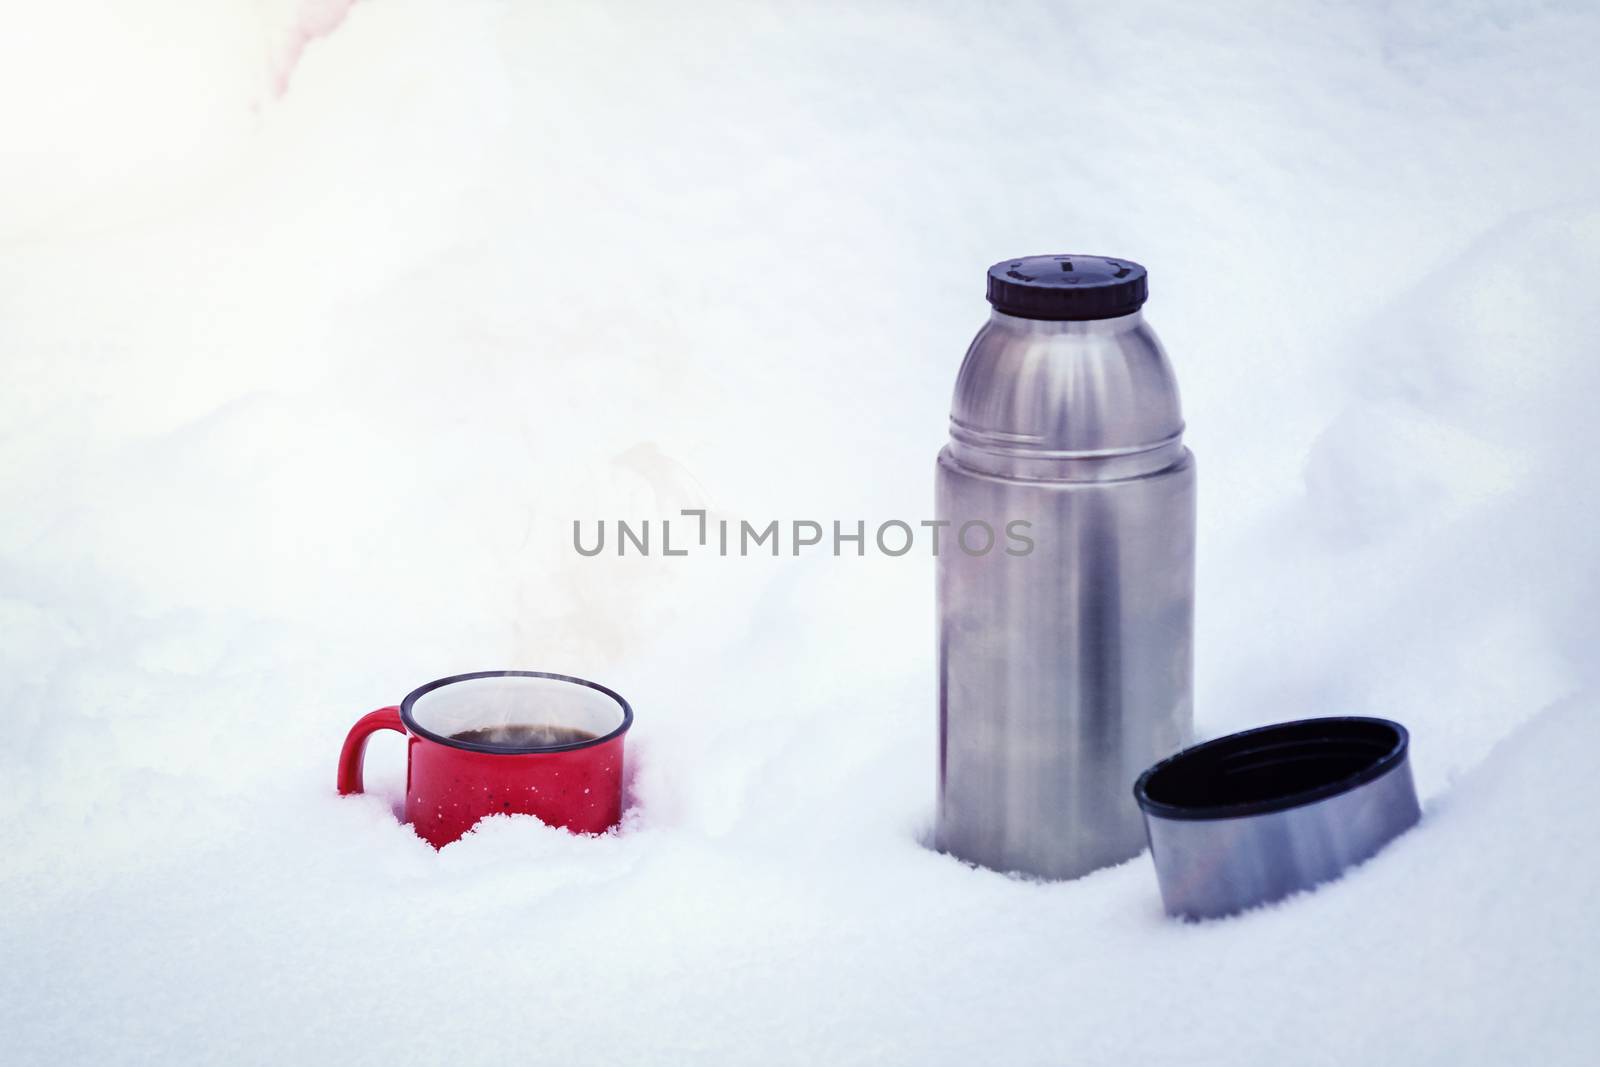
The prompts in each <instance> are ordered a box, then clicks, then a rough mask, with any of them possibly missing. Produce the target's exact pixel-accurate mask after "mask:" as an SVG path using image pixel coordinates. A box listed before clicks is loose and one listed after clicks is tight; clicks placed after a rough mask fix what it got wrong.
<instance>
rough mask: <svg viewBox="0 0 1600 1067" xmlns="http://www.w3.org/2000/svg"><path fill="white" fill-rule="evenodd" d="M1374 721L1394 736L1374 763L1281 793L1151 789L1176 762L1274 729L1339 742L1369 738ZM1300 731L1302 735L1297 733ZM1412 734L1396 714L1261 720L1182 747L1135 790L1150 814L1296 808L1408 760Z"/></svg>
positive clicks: (1233, 815) (1227, 815)
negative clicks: (1198, 796) (1168, 794)
mask: <svg viewBox="0 0 1600 1067" xmlns="http://www.w3.org/2000/svg"><path fill="white" fill-rule="evenodd" d="M1372 727H1379V728H1381V729H1382V730H1384V731H1387V732H1388V734H1389V741H1390V744H1389V746H1388V748H1387V749H1386V750H1385V751H1384V752H1383V753H1382V754H1381V755H1378V756H1376V757H1375V758H1374V759H1373V760H1372V761H1371V762H1370V763H1367V764H1365V765H1364V766H1362V767H1361V769H1360V770H1358V771H1355V772H1353V773H1351V774H1348V775H1345V776H1344V777H1341V778H1339V779H1337V780H1335V781H1331V782H1326V783H1323V784H1321V785H1317V786H1313V787H1310V788H1306V789H1298V790H1292V791H1288V792H1283V793H1279V794H1277V795H1274V796H1270V797H1266V798H1263V799H1261V800H1253V801H1248V802H1245V803H1237V804H1210V805H1201V804H1175V803H1170V802H1167V801H1161V800H1156V799H1154V798H1153V797H1151V796H1150V793H1149V786H1150V782H1151V780H1152V779H1153V778H1155V777H1156V776H1157V775H1158V774H1160V773H1162V772H1163V771H1166V770H1169V769H1171V768H1173V767H1174V766H1175V765H1178V764H1180V763H1191V762H1197V761H1199V760H1202V759H1207V758H1217V757H1220V756H1225V755H1227V754H1228V753H1229V752H1231V751H1235V750H1238V751H1243V750H1246V749H1248V748H1249V746H1251V745H1253V744H1260V743H1261V742H1262V741H1267V740H1271V739H1272V738H1271V735H1273V734H1281V735H1283V738H1284V740H1291V739H1293V740H1298V741H1300V742H1301V743H1303V744H1307V745H1315V744H1317V743H1318V742H1322V743H1325V744H1328V745H1337V744H1339V743H1340V742H1348V741H1349V740H1351V739H1352V737H1354V736H1356V735H1357V734H1358V733H1359V734H1364V735H1365V736H1366V737H1367V738H1370V736H1371V734H1370V731H1371V728H1372ZM1296 735H1300V736H1298V737H1297V736H1296ZM1410 737H1411V735H1410V733H1409V732H1408V731H1407V730H1406V728H1405V727H1404V726H1402V725H1400V724H1399V723H1397V722H1395V721H1394V720H1392V719H1380V718H1376V717H1371V716H1363V715H1341V716H1332V717H1328V718H1314V719H1294V720H1291V721H1289V722H1276V723H1271V724H1269V725H1266V726H1257V727H1255V728H1253V729H1249V730H1241V731H1239V732H1238V733H1232V734H1227V735H1225V736H1223V737H1218V738H1214V739H1213V740H1210V741H1203V742H1201V743H1200V744H1198V745H1192V746H1190V747H1189V748H1186V749H1184V750H1183V751H1181V752H1178V753H1176V754H1174V755H1171V756H1168V757H1167V758H1166V759H1164V760H1161V761H1160V762H1159V763H1156V764H1154V765H1153V766H1151V767H1150V768H1148V769H1147V770H1146V771H1145V772H1144V773H1143V774H1141V775H1139V780H1138V781H1136V782H1135V783H1134V784H1133V796H1134V799H1135V800H1136V801H1138V804H1139V807H1140V809H1141V810H1142V811H1144V813H1145V814H1146V815H1149V816H1152V817H1154V818H1160V819H1175V820H1183V821H1201V820H1211V819H1239V818H1247V817H1249V816H1252V815H1268V814H1272V813H1274V812H1280V811H1290V810H1292V809H1294V808H1302V807H1307V806H1309V805H1312V804H1316V803H1318V802H1320V801H1323V800H1327V799H1329V798H1331V797H1336V796H1340V795H1342V794H1344V793H1348V792H1350V791H1352V790H1355V789H1359V788H1361V787H1362V786H1364V785H1367V784H1369V783H1371V782H1375V781H1377V780H1378V779H1379V778H1382V777H1383V776H1384V775H1386V774H1388V773H1389V772H1390V771H1392V770H1393V769H1394V768H1395V767H1397V766H1399V765H1400V764H1401V763H1403V762H1404V761H1405V759H1406V751H1407V748H1408V747H1409V743H1410Z"/></svg>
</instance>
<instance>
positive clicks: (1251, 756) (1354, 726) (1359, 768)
mask: <svg viewBox="0 0 1600 1067" xmlns="http://www.w3.org/2000/svg"><path fill="white" fill-rule="evenodd" d="M1406 740H1407V737H1406V730H1405V727H1403V726H1401V725H1400V724H1399V723H1396V722H1390V721H1389V720H1387V719H1369V718H1336V719H1302V720H1300V721H1298V722H1288V723H1280V724H1278V725H1276V726H1264V727H1261V728H1260V729H1256V730H1246V731H1244V732H1243V733H1237V734H1231V735H1229V736H1227V737H1222V738H1218V739H1217V740H1215V741H1208V742H1206V743H1205V744H1202V745H1196V746H1195V747H1194V748H1191V749H1188V750H1186V751H1184V752H1180V753H1178V755H1176V756H1173V757H1172V758H1171V759H1167V760H1163V761H1162V762H1160V763H1158V764H1156V765H1155V766H1154V767H1152V768H1150V769H1149V770H1148V771H1146V772H1145V773H1144V775H1143V776H1142V777H1140V779H1139V781H1138V783H1137V784H1136V785H1135V786H1134V795H1135V797H1136V798H1137V799H1138V801H1139V806H1140V807H1142V808H1143V809H1144V810H1145V811H1147V812H1149V813H1150V814H1152V815H1157V816H1160V817H1162V818H1169V819H1219V818H1237V817H1240V816H1246V815H1259V814H1265V813H1267V812H1272V811H1282V810H1285V809H1287V808H1293V807H1298V806H1300V805H1302V804H1307V803H1311V802H1313V801H1316V800H1320V799H1323V798H1325V797H1330V796H1335V795H1337V794H1339V793H1343V792H1345V791H1347V790H1350V789H1353V788H1355V787H1357V786H1359V785H1362V784H1363V783H1365V782H1369V781H1372V780H1373V779H1375V778H1377V777H1379V776H1381V775H1382V774H1384V773H1385V772H1386V771H1388V770H1389V769H1390V768H1391V767H1393V766H1394V765H1395V764H1396V763H1398V762H1399V761H1400V760H1401V759H1403V758H1404V756H1405V750H1406Z"/></svg>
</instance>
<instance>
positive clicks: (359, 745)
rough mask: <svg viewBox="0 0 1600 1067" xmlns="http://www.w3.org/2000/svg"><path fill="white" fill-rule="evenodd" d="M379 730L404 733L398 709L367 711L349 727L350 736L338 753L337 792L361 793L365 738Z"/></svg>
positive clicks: (365, 751) (404, 728) (365, 746)
mask: <svg viewBox="0 0 1600 1067" xmlns="http://www.w3.org/2000/svg"><path fill="white" fill-rule="evenodd" d="M379 730H393V731H395V732H396V733H401V734H403V733H405V732H406V727H405V723H403V722H401V721H400V709H399V708H398V707H393V706H391V707H387V708H379V709H378V710H377V711H369V712H368V713H367V714H365V715H363V716H361V718H359V719H357V720H356V724H355V725H354V726H352V727H350V734H349V736H347V737H346V738H345V739H344V748H343V749H341V750H340V751H339V792H340V793H341V794H342V793H359V792H361V791H362V783H361V759H362V757H363V756H365V755H366V754H367V738H369V737H371V736H372V735H373V734H375V733H377V732H378V731H379Z"/></svg>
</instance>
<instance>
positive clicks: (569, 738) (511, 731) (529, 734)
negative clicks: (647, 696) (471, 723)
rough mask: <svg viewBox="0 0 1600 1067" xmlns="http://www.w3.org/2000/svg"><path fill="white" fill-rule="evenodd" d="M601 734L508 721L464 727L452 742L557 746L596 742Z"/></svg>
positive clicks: (501, 745)
mask: <svg viewBox="0 0 1600 1067" xmlns="http://www.w3.org/2000/svg"><path fill="white" fill-rule="evenodd" d="M598 736H600V735H599V734H596V733H593V732H591V731H589V730H580V729H578V728H577V727H576V726H553V725H549V724H541V725H534V724H529V723H506V724H505V725H503V726H482V727H479V728H477V729H475V730H462V731H461V732H460V733H458V734H451V735H450V740H452V741H465V742H466V743H467V744H469V745H489V746H492V747H494V748H555V747H556V746H558V745H576V744H579V743H581V742H583V741H593V740H594V739H595V738H596V737H598Z"/></svg>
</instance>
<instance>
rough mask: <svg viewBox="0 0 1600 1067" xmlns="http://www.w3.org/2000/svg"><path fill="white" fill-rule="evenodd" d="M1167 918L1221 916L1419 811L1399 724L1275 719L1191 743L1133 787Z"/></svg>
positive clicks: (1345, 858) (1311, 878)
mask: <svg viewBox="0 0 1600 1067" xmlns="http://www.w3.org/2000/svg"><path fill="white" fill-rule="evenodd" d="M1133 794H1134V797H1135V798H1136V799H1137V800H1138V802H1139V807H1140V808H1141V809H1142V810H1143V811H1144V820H1145V829H1146V831H1147V833H1148V834H1149V838H1150V853H1151V856H1152V857H1153V858H1154V860H1155V866H1156V879H1157V881H1158V882H1159V883H1160V885H1161V898H1162V901H1163V902H1164V904H1165V905H1166V910H1167V912H1168V913H1169V914H1171V915H1175V916H1179V917H1182V918H1191V919H1204V918H1213V917H1216V916H1221V915H1231V914H1233V913H1234V912H1237V911H1242V910H1244V909H1245V908H1249V907H1253V906H1254V905H1257V904H1265V903H1268V902H1269V901H1273V900H1278V899H1280V898H1282V897H1286V896H1288V895H1289V894H1291V893H1295V892H1298V891H1300V890H1302V889H1310V888H1312V887H1313V886H1316V885H1318V884H1320V883H1322V882H1327V881H1330V880H1332V879H1334V878H1337V877H1339V875H1340V874H1341V873H1342V872H1343V871H1344V870H1345V869H1346V868H1348V867H1350V866H1352V865H1354V864H1357V863H1360V862H1361V861H1362V860H1364V859H1367V858H1368V857H1369V856H1371V855H1373V854H1374V853H1376V852H1377V851H1378V850H1379V849H1381V848H1382V847H1383V846H1384V845H1386V844H1387V843H1388V842H1389V841H1391V840H1392V839H1394V838H1395V837H1397V836H1399V835H1400V834H1402V833H1404V832H1405V831H1406V830H1408V829H1410V828H1411V826H1412V825H1414V824H1415V823H1416V822H1417V820H1418V819H1419V818H1420V817H1421V809H1420V808H1419V807H1418V805H1417V793H1416V787H1415V785H1413V783H1412V780H1411V764H1410V760H1409V756H1408V735H1407V733H1406V728H1405V727H1404V726H1401V725H1400V724H1399V723H1397V722H1390V721H1389V720H1388V719H1372V718H1356V717H1348V718H1328V719H1302V720H1300V721H1298V722H1286V723H1278V724H1276V725H1273V726H1263V727H1260V728H1258V729H1254V730H1245V731H1243V732H1242V733H1236V734H1230V735H1229V736H1227V737H1221V738H1218V739H1216V740H1215V741H1207V742H1205V743H1204V744H1200V745H1195V746H1194V747H1193V748H1188V749H1185V750H1184V751H1182V752H1180V753H1178V754H1177V755H1176V756H1172V757H1170V758H1168V759H1165V760H1162V761H1161V762H1160V763H1157V764H1156V765H1155V766H1153V767H1151V768H1150V769H1149V770H1147V771H1145V772H1144V774H1142V775H1140V777H1139V780H1138V781H1137V782H1136V783H1135V784H1134V787H1133Z"/></svg>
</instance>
